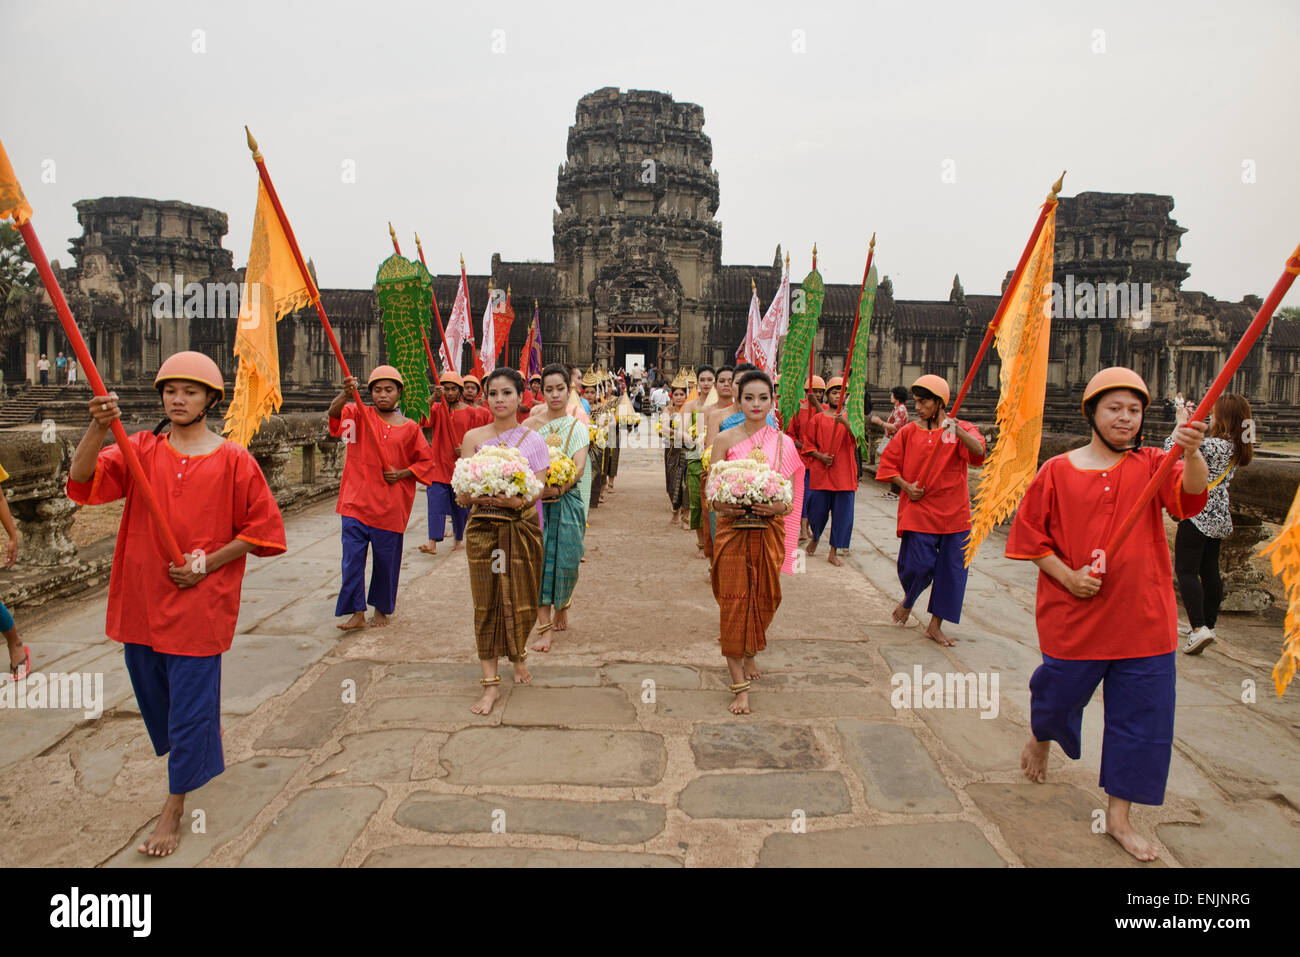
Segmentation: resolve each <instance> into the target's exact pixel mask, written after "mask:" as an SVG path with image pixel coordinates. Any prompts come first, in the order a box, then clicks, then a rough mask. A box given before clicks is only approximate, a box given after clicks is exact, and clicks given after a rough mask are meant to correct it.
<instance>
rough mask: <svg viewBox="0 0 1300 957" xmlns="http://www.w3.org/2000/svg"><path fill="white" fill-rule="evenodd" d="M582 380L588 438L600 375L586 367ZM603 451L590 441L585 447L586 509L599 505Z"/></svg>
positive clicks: (598, 400)
mask: <svg viewBox="0 0 1300 957" xmlns="http://www.w3.org/2000/svg"><path fill="white" fill-rule="evenodd" d="M581 382H582V402H583V405H584V407H585V408H586V410H587V416H588V426H589V427H588V430H587V437H588V440H590V438H591V427H593V426H595V425H596V419H597V416H596V413H595V411H594V410H595V409H596V407H597V404H598V403H599V402H600V395H599V386H600V377H599V376H598V375H597V374H596V370H595V369H594V368H592V369H588V370H587V374H586V375H584V376H583V377H582V379H581ZM604 453H605V450H604V449H602V448H600V447H599V446H597V445H596V444H595V443H594V442H590V444H589V445H588V447H587V457H588V458H589V459H590V460H591V490H590V491H589V492H588V495H587V503H588V511H589V512H590V510H591V509H593V508H596V507H597V506H599V505H600V493H601V490H602V489H603V488H604V484H605V473H604Z"/></svg>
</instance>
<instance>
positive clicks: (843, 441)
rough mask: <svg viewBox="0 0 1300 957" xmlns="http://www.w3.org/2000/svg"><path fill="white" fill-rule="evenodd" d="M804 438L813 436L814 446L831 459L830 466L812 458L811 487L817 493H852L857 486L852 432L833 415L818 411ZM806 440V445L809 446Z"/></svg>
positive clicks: (810, 468) (810, 421) (811, 419)
mask: <svg viewBox="0 0 1300 957" xmlns="http://www.w3.org/2000/svg"><path fill="white" fill-rule="evenodd" d="M803 435H804V436H811V437H812V447H813V448H816V449H817V451H818V452H821V453H822V454H823V455H830V456H832V457H833V458H832V461H831V464H830V465H823V464H822V462H821V461H820V460H819V459H815V458H814V459H812V461H811V462H810V463H809V465H808V470H809V472H810V473H811V474H810V475H809V487H810V488H812V489H813V490H814V491H830V492H851V491H854V490H855V489H857V487H858V460H857V457H856V456H855V455H854V454H853V446H854V442H853V433H852V432H850V431H849V427H848V426H847V425H844V424H843V423H840V422H836V421H835V418H834V417H833V416H830V415H827V414H826V413H825V412H819V413H817V414H816V415H813V416H812V417H811V418H810V419H809V420H808V425H807V426H805V428H804V430H803ZM807 441H808V439H807V438H805V439H804V442H805V443H807Z"/></svg>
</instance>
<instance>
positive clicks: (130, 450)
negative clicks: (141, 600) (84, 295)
mask: <svg viewBox="0 0 1300 957" xmlns="http://www.w3.org/2000/svg"><path fill="white" fill-rule="evenodd" d="M18 232H19V233H20V234H22V237H23V242H25V243H26V244H27V251H28V252H30V253H31V254H32V262H34V263H35V264H36V271H37V272H38V273H40V274H41V282H42V283H44V284H45V291H46V292H47V293H49V296H50V301H51V302H53V303H54V311H55V312H56V313H57V314H58V316H59V322H60V323H61V324H62V326H63V332H64V335H66V336H67V337H68V342H69V343H71V345H72V351H73V352H74V353H75V354H76V356H77V361H78V362H79V363H81V368H82V370H83V371H84V372H85V373H86V381H87V382H88V383H89V384H90V388H91V389H92V390H93V392H92V393H91V394H92V395H108V388H107V387H106V386H105V385H104V380H103V379H101V378H100V376H99V370H98V369H97V368H95V360H94V359H92V358H91V357H90V350H89V349H88V348H87V347H86V340H85V339H83V338H82V337H81V330H80V329H78V328H77V320H76V319H74V318H73V317H72V310H71V309H69V308H68V301H67V300H66V299H64V298H63V290H62V289H60V288H59V284H58V282H57V281H56V280H55V278H54V271H53V270H52V269H50V261H49V260H48V259H46V258H45V250H44V249H42V248H41V241H40V240H39V239H37V238H36V230H34V229H33V228H32V224H31V220H28V221H27V222H25V223H22V224H21V225H19V227H18ZM110 429H111V430H112V432H113V439H114V440H115V441H116V442H117V446H118V448H120V449H121V450H122V459H123V461H124V462H126V467H127V468H128V469H129V470H130V472H131V478H132V479H133V480H134V482H135V487H136V488H138V489H139V490H140V496H141V497H142V498H143V499H144V504H145V506H146V507H147V508H148V509H149V514H150V515H152V516H153V523H154V527H155V528H157V529H158V534H159V535H161V536H162V540H163V547H164V551H166V552H167V557H168V558H169V559H170V560H171V563H172V564H173V565H175V566H176V567H177V568H180V567H181V566H183V565H184V564H185V558H184V556H183V555H182V553H181V548H180V545H179V544H178V543H177V541H176V536H175V535H174V534H173V533H172V530H171V526H170V525H168V524H167V519H166V518H164V517H163V513H162V507H161V506H160V505H159V504H158V499H157V497H156V496H155V495H154V491H153V487H152V486H151V485H150V484H149V479H148V478H146V477H145V474H144V468H143V467H142V466H141V465H140V459H139V457H138V456H137V455H136V454H135V447H134V446H133V445H131V443H130V442H129V441H128V440H127V437H126V429H125V428H124V427H123V425H122V420H121V419H114V420H113V422H112V423H111V425H110Z"/></svg>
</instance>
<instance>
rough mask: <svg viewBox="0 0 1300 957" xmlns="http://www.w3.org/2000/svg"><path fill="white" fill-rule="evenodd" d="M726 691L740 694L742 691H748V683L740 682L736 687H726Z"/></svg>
mask: <svg viewBox="0 0 1300 957" xmlns="http://www.w3.org/2000/svg"><path fill="white" fill-rule="evenodd" d="M727 690H728V691H730V692H731V693H732V694H740V693H741V692H742V691H748V690H749V682H748V681H742V682H741V683H740V684H738V685H727Z"/></svg>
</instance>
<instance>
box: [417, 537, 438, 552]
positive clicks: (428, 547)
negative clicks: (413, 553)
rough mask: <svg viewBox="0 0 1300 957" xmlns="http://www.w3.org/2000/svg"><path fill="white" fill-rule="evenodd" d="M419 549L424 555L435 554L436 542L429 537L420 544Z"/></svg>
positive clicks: (436, 549)
mask: <svg viewBox="0 0 1300 957" xmlns="http://www.w3.org/2000/svg"><path fill="white" fill-rule="evenodd" d="M420 551H422V552H424V554H426V555H437V554H438V543H437V542H435V541H433V540H432V539H430V540H429V541H427V542H425V543H424V544H423V545H421V546H420Z"/></svg>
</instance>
